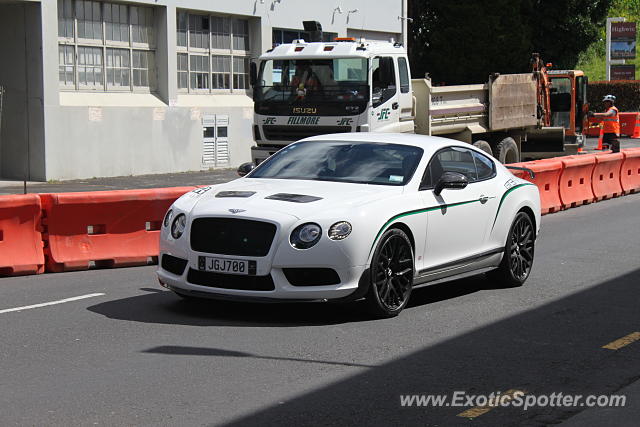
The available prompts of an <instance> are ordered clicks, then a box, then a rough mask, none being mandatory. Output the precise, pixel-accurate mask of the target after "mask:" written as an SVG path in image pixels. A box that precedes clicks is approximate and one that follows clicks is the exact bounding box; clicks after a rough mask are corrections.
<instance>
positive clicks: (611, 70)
mask: <svg viewBox="0 0 640 427" xmlns="http://www.w3.org/2000/svg"><path fill="white" fill-rule="evenodd" d="M635 57H636V23H635V22H625V19H624V18H607V80H612V79H613V80H616V79H618V78H623V79H624V80H627V79H628V78H629V77H631V78H634V77H635V68H634V70H633V73H631V69H630V66H628V65H625V59H634V58H635ZM614 74H615V76H614ZM631 74H633V76H631ZM625 77H626V78H625Z"/></svg>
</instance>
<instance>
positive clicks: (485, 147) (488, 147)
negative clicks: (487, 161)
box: [473, 140, 493, 156]
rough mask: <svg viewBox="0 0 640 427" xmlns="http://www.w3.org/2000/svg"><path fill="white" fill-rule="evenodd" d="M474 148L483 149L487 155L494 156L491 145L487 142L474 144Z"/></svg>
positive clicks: (480, 141)
mask: <svg viewBox="0 0 640 427" xmlns="http://www.w3.org/2000/svg"><path fill="white" fill-rule="evenodd" d="M473 146H474V147H476V148H479V149H481V150H482V151H484V152H485V153H487V154H489V155H490V156H493V151H491V145H490V144H489V143H488V142H487V141H483V140H479V141H476V142H474V143H473Z"/></svg>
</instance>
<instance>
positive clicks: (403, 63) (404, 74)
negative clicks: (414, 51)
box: [398, 58, 409, 93]
mask: <svg viewBox="0 0 640 427" xmlns="http://www.w3.org/2000/svg"><path fill="white" fill-rule="evenodd" d="M398 73H399V74H400V92H402V93H409V69H408V67H407V60H406V59H404V58H398Z"/></svg>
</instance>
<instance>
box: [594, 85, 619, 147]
mask: <svg viewBox="0 0 640 427" xmlns="http://www.w3.org/2000/svg"><path fill="white" fill-rule="evenodd" d="M602 102H603V103H604V108H605V112H604V113H593V112H591V111H590V112H589V116H590V117H595V118H596V119H599V121H602V124H603V136H602V146H603V148H604V146H605V145H606V146H607V147H609V148H610V149H611V151H613V152H614V153H619V152H620V141H618V137H619V136H620V116H619V114H618V109H617V108H616V107H615V105H613V104H614V103H615V102H616V97H615V96H613V95H607V96H605V97H604V98H602Z"/></svg>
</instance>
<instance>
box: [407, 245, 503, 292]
mask: <svg viewBox="0 0 640 427" xmlns="http://www.w3.org/2000/svg"><path fill="white" fill-rule="evenodd" d="M503 252H504V248H496V249H492V250H490V251H487V252H483V253H481V254H477V255H474V256H471V257H468V258H463V259H461V260H458V261H455V262H451V263H447V264H443V265H440V266H436V267H432V268H429V269H424V270H420V271H419V272H418V273H417V274H416V275H415V276H414V278H413V283H414V286H418V285H421V284H423V283H431V282H435V281H441V280H442V281H444V280H453V279H454V278H459V276H460V275H465V276H464V277H467V276H470V275H474V274H480V273H484V272H485V271H480V270H485V269H487V270H486V271H488V270H491V269H493V268H496V267H498V265H500V261H501V259H502V254H503ZM478 271H480V272H478ZM467 273H470V274H467Z"/></svg>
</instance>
